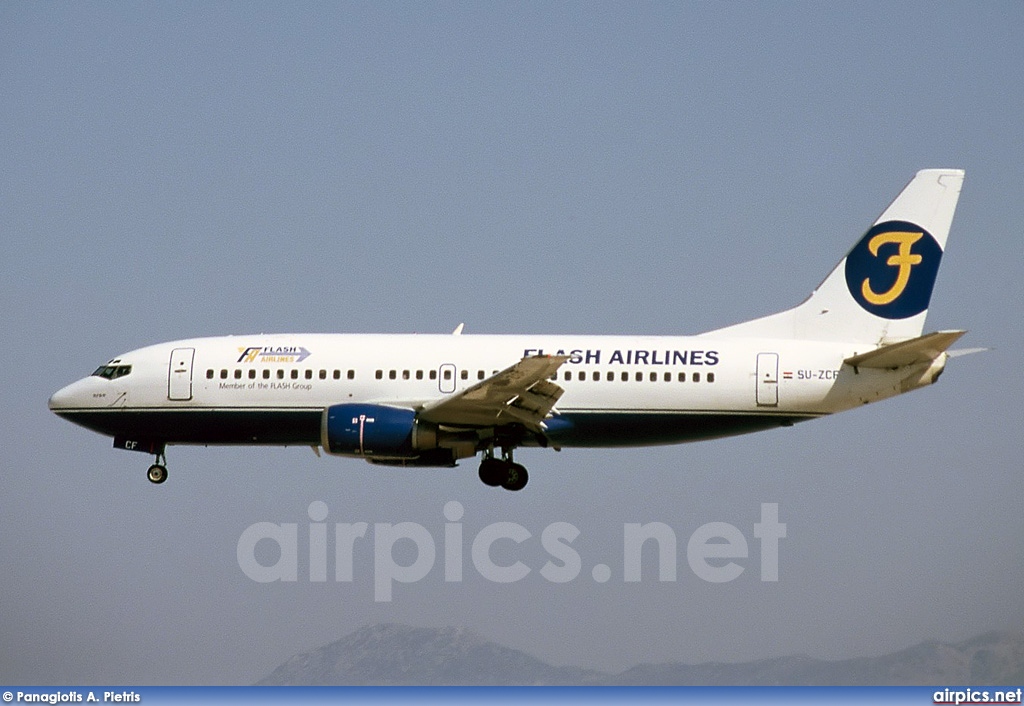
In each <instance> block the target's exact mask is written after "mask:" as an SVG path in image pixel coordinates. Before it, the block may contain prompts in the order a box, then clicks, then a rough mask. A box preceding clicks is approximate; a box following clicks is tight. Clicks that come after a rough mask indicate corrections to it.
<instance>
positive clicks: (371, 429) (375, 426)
mask: <svg viewBox="0 0 1024 706" xmlns="http://www.w3.org/2000/svg"><path fill="white" fill-rule="evenodd" d="M416 426H417V423H416V413H415V412H414V411H412V410H411V409H403V408H400V407H387V406H384V405H376V404H337V405H334V406H333V407H328V408H327V409H325V410H324V416H323V422H322V424H321V428H320V436H321V439H320V442H321V445H322V446H323V447H324V450H325V451H327V452H328V453H332V454H344V455H346V456H349V455H351V456H378V457H384V458H408V457H412V456H415V455H416V454H415V453H414V452H415V450H416V444H415V443H414V440H413V430H414V429H415V427H416Z"/></svg>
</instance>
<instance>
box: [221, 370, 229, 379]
mask: <svg viewBox="0 0 1024 706" xmlns="http://www.w3.org/2000/svg"><path fill="white" fill-rule="evenodd" d="M220 379H221V380H227V379H228V371H227V370H221V371H220Z"/></svg>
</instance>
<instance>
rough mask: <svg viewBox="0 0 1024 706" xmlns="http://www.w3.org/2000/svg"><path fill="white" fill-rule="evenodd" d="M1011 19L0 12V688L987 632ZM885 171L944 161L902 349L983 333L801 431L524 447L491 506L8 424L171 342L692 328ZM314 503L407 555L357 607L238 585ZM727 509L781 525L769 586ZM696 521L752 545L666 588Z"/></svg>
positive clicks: (1015, 74) (1020, 222)
mask: <svg viewBox="0 0 1024 706" xmlns="http://www.w3.org/2000/svg"><path fill="white" fill-rule="evenodd" d="M1022 36H1024V4H1022V3H1020V2H948V3H935V2H901V3H883V2H859V3H842V4H840V3H819V2H808V3H795V2H787V3H751V2H736V3H682V2H680V3H662V4H653V3H643V4H627V3H616V4H611V3H515V4H513V3H465V4H447V3H445V4H438V3H418V4H411V3H409V4H405V3H403V4H394V3H392V4H388V3H377V2H374V3H329V4H324V3H308V2H307V3H281V4H270V3H232V2H220V3H161V4H152V3H141V4H140V3H91V2H80V3H28V2H6V3H3V4H0V134H2V135H3V148H2V152H0V229H2V234H0V274H2V277H0V331H2V332H3V335H4V336H5V339H6V342H5V345H3V346H2V353H0V359H2V361H3V365H2V370H3V371H4V372H3V377H2V378H0V380H2V384H3V396H2V399H3V401H4V404H3V406H2V410H3V411H2V415H3V417H2V421H3V423H2V424H0V568H2V571H0V606H2V608H0V682H3V683H55V682H56V683H60V682H67V683H75V682H78V683H83V682H88V683H117V682H126V683H189V682H202V683H249V682H252V681H255V680H257V679H259V678H261V677H263V676H265V675H266V674H267V673H268V672H269V671H270V670H271V669H273V668H274V667H276V666H277V665H278V664H279V663H280V662H282V661H284V660H285V659H287V658H288V657H290V656H292V655H293V654H295V653H296V652H300V651H304V650H308V649H311V648H314V647H317V646H319V645H321V644H324V643H326V642H330V641H332V640H335V639H337V638H339V637H341V636H342V635H344V634H346V633H348V632H350V631H352V630H354V629H356V628H358V627H360V626H361V625H364V624H366V623H371V622H378V621H396V622H405V623H410V624H413V625H423V626H440V625H462V626H466V627H468V628H471V629H474V630H476V631H478V632H480V633H482V634H483V635H484V636H486V637H489V638H491V639H494V640H497V641H499V642H502V643H504V644H507V645H510V646H513V647H518V648H522V649H526V650H528V651H530V652H532V653H534V654H536V655H538V656H540V657H542V658H544V659H547V660H549V661H552V662H555V663H559V664H574V665H584V666H588V667H598V668H604V669H621V668H625V667H627V666H630V665H632V664H634V663H637V662H641V661H659V662H663V661H670V660H681V661H687V662H701V661H708V660H748V659H756V658H764V657H771V656H778V655H784V654H792V653H805V654H809V655H813V656H815V657H825V658H841V657H850V656H857V655H867V654H878V653H881V652H884V651H887V650H893V649H897V648H901V647H903V646H906V645H909V644H912V643H915V642H917V641H920V640H923V639H930V638H934V639H940V640H956V639H962V638H965V637H968V636H971V635H974V634H976V633H980V632H982V631H986V630H990V629H994V628H1010V629H1021V628H1024V602H1022V601H1021V597H1020V587H1021V586H1022V585H1024V561H1022V558H1024V512H1022V503H1024V473H1022V463H1021V451H1022V445H1021V433H1022V429H1024V414H1022V411H1021V410H1022V404H1024V382H1022V380H1024V376H1022V375H1021V371H1020V367H1021V355H1020V350H1021V344H1022V343H1024V336H1022V334H1024V325H1022V323H1021V309H1022V304H1024V287H1022V284H1021V282H1022V278H1021V268H1022V260H1021V251H1022V245H1024V242H1022V227H1024V197H1022V196H1024V167H1022V165H1024V122H1022V119H1024V42H1022V40H1021V37H1022ZM924 167H962V168H964V169H966V170H967V181H966V185H965V188H964V190H963V194H962V198H961V201H960V207H959V209H958V211H957V216H956V219H955V221H954V224H953V230H952V235H951V237H950V240H949V245H948V248H947V251H946V255H945V256H944V258H943V269H942V271H941V272H940V273H939V279H938V282H937V284H936V288H935V293H934V297H933V300H932V309H931V315H930V317H929V321H928V328H929V329H930V330H934V329H942V328H960V327H963V328H967V329H970V334H969V335H968V336H967V337H966V338H965V339H963V341H962V343H961V345H962V346H988V347H991V348H992V349H993V350H992V351H990V352H988V353H984V354H980V355H975V356H969V357H966V358H960V359H957V360H955V361H953V363H952V364H951V365H950V366H949V368H948V369H947V372H946V374H945V376H944V377H943V379H942V381H941V383H940V384H939V385H937V386H935V387H932V388H929V389H926V390H923V391H919V392H915V393H913V394H911V395H908V396H905V397H901V398H898V399H895V400H890V401H888V402H884V403H881V404H879V405H877V406H872V407H868V408H864V409H860V410H856V411H852V412H849V413H846V414H843V415H839V416H837V417H833V418H830V419H826V420H820V421H816V422H811V423H808V424H804V425H798V426H797V427H795V428H792V429H788V430H779V431H774V432H768V433H763V434H758V435H753V436H748V437H742V438H737V439H732V440H725V441H718V442H709V443H704V444H697V445H690V446H678V447H667V448H658V449H647V450H634V451H626V450H612V451H583V450H567V451H564V452H563V453H560V454H556V453H554V452H552V451H547V450H531V451H525V452H523V453H521V454H520V456H519V458H520V459H521V460H523V461H524V462H525V463H526V464H527V465H528V466H529V468H530V470H531V482H530V486H529V487H528V488H527V489H526V490H525V491H524V492H522V493H519V494H512V493H508V492H502V491H496V490H494V489H491V488H487V487H485V486H483V485H482V484H481V483H480V482H479V481H478V480H477V478H476V470H475V464H474V463H463V464H462V465H461V466H460V468H458V469H455V470H449V469H427V470H411V471H403V470H399V469H386V468H375V467H371V466H369V465H367V464H364V463H362V462H359V461H355V460H346V459H337V458H323V459H317V458H316V457H315V456H314V455H313V453H312V452H311V451H310V450H309V449H302V448H297V449H296V448H292V449H271V450H260V449H252V448H237V449H203V448H192V447H172V448H171V449H170V452H169V462H170V473H171V476H170V480H169V481H168V482H167V483H166V484H165V485H163V486H160V487H155V486H152V485H151V484H150V483H148V482H147V481H146V479H145V475H144V471H145V468H146V466H147V464H148V460H147V458H146V457H145V456H143V455H141V454H132V453H126V452H123V451H116V450H114V449H112V448H111V447H110V441H109V440H107V439H105V438H103V437H100V436H98V435H96V434H93V433H91V432H88V431H85V430H83V429H79V428H77V427H74V426H72V425H70V424H67V423H66V422H63V421H61V420H60V419H58V418H56V417H55V416H53V415H52V414H50V413H49V411H48V410H47V408H46V400H47V397H48V396H49V395H50V394H51V393H52V392H53V391H54V390H56V389H57V388H58V387H61V386H63V385H65V384H67V383H69V382H71V381H72V380H74V379H77V378H79V377H82V376H84V375H86V374H88V373H89V372H91V371H92V370H93V369H94V368H95V367H96V366H97V365H98V364H100V363H102V362H104V361H106V360H107V359H109V358H111V357H113V356H115V355H117V354H119V353H121V352H124V351H126V350H130V349H133V348H137V347H140V346H143V345H147V344H150V343H155V342H159V341H164V340H171V339H175V338H183V337H188V336H194V335H216V334H222V333H258V332H271V331H337V332H364V331H385V332H406V331H421V332H447V331H450V330H451V329H452V328H454V327H455V325H456V324H458V323H459V322H461V321H465V322H466V330H467V332H468V333H485V332H488V333H490V332H511V333H552V332H571V333H645V334H677V333H696V332H699V331H702V330H707V329H711V328H715V327H719V326H724V325H726V324H729V323H733V322H736V321H739V320H743V319H748V318H753V317H755V316H759V315H762V314H766V313H769V312H771V311H775V310H778V309H781V308H783V307H786V306H789V305H792V304H795V303H797V302H798V301H800V300H801V299H803V298H804V296H806V294H807V293H808V292H809V291H810V290H811V289H812V288H813V287H814V286H815V285H816V284H817V283H818V282H819V281H820V280H821V278H822V277H823V276H824V275H825V274H826V273H827V272H828V271H829V270H830V269H831V267H832V266H833V265H834V264H835V263H836V262H837V261H838V260H839V258H840V257H842V255H843V254H844V253H845V251H846V249H847V248H848V247H849V246H851V245H852V244H853V242H854V241H855V239H856V238H858V237H859V236H860V235H861V234H862V233H863V232H864V230H865V229H866V228H867V226H868V225H870V223H871V222H872V221H873V220H874V219H875V218H876V217H877V215H878V214H879V213H880V212H881V211H882V209H883V208H884V207H885V206H886V205H887V204H888V203H889V201H890V200H891V199H892V198H893V197H894V196H895V195H896V194H897V193H898V192H899V190H900V189H901V188H902V187H903V185H904V184H905V183H906V182H907V181H908V180H909V179H910V178H911V176H912V175H913V174H914V172H916V171H917V170H918V169H920V168H924ZM510 362H511V361H510ZM451 500H457V501H458V502H460V503H461V504H462V505H463V507H464V510H465V511H464V515H463V517H462V525H463V532H464V535H465V537H466V540H465V541H466V559H465V578H464V580H463V581H462V582H461V583H445V581H444V574H443V565H442V562H443V554H442V552H441V545H440V542H441V540H442V538H443V536H444V523H445V518H444V514H443V508H444V505H445V503H446V502H448V501H451ZM314 501H323V502H324V503H326V505H327V507H328V515H327V517H326V522H327V523H328V524H329V526H331V527H333V525H334V523H345V522H358V521H363V522H368V523H370V525H371V526H372V525H373V524H374V523H384V522H392V523H397V522H404V521H409V522H417V523H420V524H421V525H423V526H424V527H426V528H428V529H429V530H430V531H431V532H432V534H433V536H434V537H435V539H436V540H437V541H438V543H439V546H438V551H439V554H438V563H437V565H435V567H434V569H433V571H432V572H431V573H430V574H429V575H428V576H427V578H425V579H424V580H422V581H420V582H418V583H415V584H409V585H397V586H396V587H395V591H394V600H393V601H392V602H390V603H381V602H375V601H374V597H373V591H374V581H373V578H374V563H373V552H372V543H367V544H364V545H359V549H358V550H357V552H356V556H355V562H354V567H353V569H354V579H355V580H354V581H353V582H352V583H335V582H334V581H328V582H326V583H310V582H309V581H308V580H303V575H304V572H305V571H306V570H307V567H308V561H306V560H305V559H303V560H301V561H300V566H299V576H300V580H299V581H297V582H295V583H272V584H259V583H256V582H254V581H252V580H250V579H249V578H247V577H246V575H245V574H244V573H243V572H242V571H241V569H240V568H239V565H238V562H237V560H236V547H237V544H238V541H239V537H240V536H241V535H242V533H243V532H244V531H245V529H246V528H247V527H248V526H250V525H252V524H253V523H256V522H273V523H298V525H299V537H300V547H305V546H306V544H305V542H306V539H305V537H306V534H305V532H306V529H305V528H306V526H307V525H308V523H309V517H308V514H307V508H308V506H309V505H310V503H312V502H314ZM762 502H774V503H778V505H779V516H780V520H781V521H782V522H785V523H787V529H788V536H787V537H786V539H784V540H783V541H782V542H781V544H780V558H781V560H780V567H779V581H778V582H777V583H768V582H762V581H760V580H759V571H758V563H757V553H756V551H757V542H756V541H755V540H754V538H753V524H754V522H756V521H757V520H758V519H759V518H760V504H761V503H762ZM498 521H508V522H517V523H519V524H521V525H523V526H524V527H526V528H528V529H529V530H530V532H531V533H532V534H533V537H532V538H531V539H530V540H528V541H526V542H524V543H523V544H522V545H520V546H519V547H516V546H514V545H513V544H512V543H511V542H506V543H505V544H503V545H500V547H499V545H496V548H495V558H496V559H497V560H500V561H506V562H508V563H511V562H512V561H515V560H516V559H519V560H521V561H523V562H524V563H525V564H527V565H528V566H530V567H531V568H532V569H533V571H532V573H531V574H530V575H529V576H528V577H527V578H526V579H524V580H522V581H520V582H517V583H512V584H507V585H500V584H496V583H491V582H489V581H486V580H484V579H482V578H481V577H480V576H479V575H478V574H477V573H476V572H475V571H474V570H473V568H472V563H471V562H470V560H469V543H470V542H471V540H472V538H473V537H474V536H475V535H476V534H477V533H478V532H479V531H480V530H481V529H483V528H484V527H485V526H487V525H489V524H491V523H493V522H498ZM655 521H656V522H663V523H665V524H667V525H669V526H670V527H672V528H673V530H674V531H675V533H676V534H677V536H678V539H679V570H678V579H677V580H676V581H675V582H665V583H661V582H659V581H658V580H657V572H656V564H655V557H654V553H653V551H652V552H650V553H649V554H648V555H645V562H646V563H645V571H644V577H643V581H641V582H640V583H626V582H625V581H623V578H622V568H623V560H622V556H621V553H622V550H621V546H622V533H623V525H624V523H629V522H644V523H646V522H655ZM554 522H569V523H572V524H573V525H575V526H576V527H577V528H578V529H579V530H580V532H581V534H580V536H579V538H578V539H577V540H576V541H575V542H574V543H573V546H574V547H575V548H576V550H577V551H578V552H579V553H580V555H581V557H582V562H583V563H582V572H581V574H580V576H579V577H578V578H577V579H576V580H574V581H571V582H569V583H565V584H553V583H549V582H548V581H546V580H544V579H543V578H542V577H541V575H540V574H539V571H538V570H539V569H540V567H541V566H542V565H543V564H544V562H545V561H546V560H547V554H546V553H545V552H544V551H543V549H542V548H541V545H540V535H541V532H542V531H543V530H544V528H545V527H546V526H548V525H550V524H551V523H554ZM707 522H728V523H731V524H733V525H734V526H736V527H737V528H739V529H740V530H741V531H742V532H743V533H744V534H745V536H746V538H747V540H748V541H749V543H750V549H751V558H750V559H748V560H747V561H746V562H744V565H745V566H746V570H745V571H744V573H743V574H742V575H741V576H740V577H739V578H737V579H736V580H734V581H732V582H730V583H725V584H711V583H707V582H704V581H702V580H701V579H699V578H697V577H696V576H695V575H694V573H693V572H692V571H690V570H689V568H688V566H687V562H686V542H687V540H688V538H689V537H690V535H691V534H692V533H693V532H694V531H695V530H696V529H697V528H698V527H700V526H701V525H703V524H705V523H707ZM370 534H372V530H371V533H370ZM263 546H264V548H266V543H264V545H263ZM406 548H408V547H406ZM261 551H262V550H261ZM265 555H266V552H264V554H263V555H261V556H264V558H265ZM300 556H301V552H300ZM396 557H399V558H402V552H400V551H396ZM411 559H412V553H411V552H408V553H406V555H405V558H404V559H403V560H404V561H411ZM598 563H604V564H607V565H608V566H610V567H611V570H612V577H611V579H610V580H609V581H608V582H606V583H598V582H595V581H594V580H593V578H592V574H591V570H592V568H593V567H594V566H595V565H596V564H598Z"/></svg>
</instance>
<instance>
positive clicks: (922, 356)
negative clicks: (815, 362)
mask: <svg viewBox="0 0 1024 706" xmlns="http://www.w3.org/2000/svg"><path fill="white" fill-rule="evenodd" d="M965 333H967V332H966V331H935V332H934V333H929V334H926V335H924V336H919V337H918V338H912V339H910V340H909V341H901V342H900V343H892V344H890V345H888V346H882V347H881V348H878V349H876V350H873V351H870V352H868V353H861V354H860V355H855V356H851V357H849V358H847V359H846V360H844V361H843V362H844V363H846V364H847V365H852V366H853V367H855V368H884V369H892V368H902V367H903V366H905V365H915V364H917V363H930V362H932V361H933V360H935V359H936V358H938V357H939V356H940V355H941V354H942V353H943V352H944V351H945V350H946V349H947V348H949V347H950V346H951V345H953V344H954V343H956V341H957V339H959V338H960V337H961V336H963V335H964V334H965Z"/></svg>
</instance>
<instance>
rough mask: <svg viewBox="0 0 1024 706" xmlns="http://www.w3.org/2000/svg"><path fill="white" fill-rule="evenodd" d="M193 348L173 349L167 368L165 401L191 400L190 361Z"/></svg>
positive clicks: (193, 351) (194, 353)
mask: <svg viewBox="0 0 1024 706" xmlns="http://www.w3.org/2000/svg"><path fill="white" fill-rule="evenodd" d="M195 355H196V349H195V348H175V349H174V350H173V351H171V361H170V363H169V364H168V368H167V399H169V400H190V399H192V360H193V359H194V358H195Z"/></svg>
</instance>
